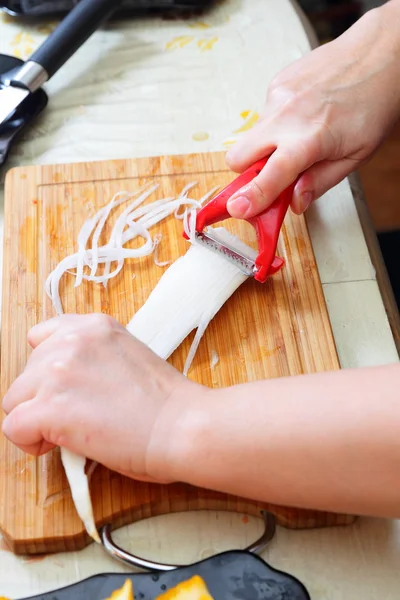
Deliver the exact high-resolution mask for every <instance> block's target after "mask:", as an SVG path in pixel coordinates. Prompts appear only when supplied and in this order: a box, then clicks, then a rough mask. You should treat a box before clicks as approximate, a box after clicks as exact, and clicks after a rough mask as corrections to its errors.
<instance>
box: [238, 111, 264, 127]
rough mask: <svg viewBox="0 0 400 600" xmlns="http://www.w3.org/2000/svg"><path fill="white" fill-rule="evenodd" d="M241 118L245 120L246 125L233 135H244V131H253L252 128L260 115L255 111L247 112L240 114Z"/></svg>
mask: <svg viewBox="0 0 400 600" xmlns="http://www.w3.org/2000/svg"><path fill="white" fill-rule="evenodd" d="M240 116H241V118H242V119H243V120H244V123H243V125H242V126H241V127H239V129H236V131H234V132H233V133H243V132H244V131H249V129H252V127H254V125H255V124H256V123H257V121H258V119H259V118H260V115H259V114H258V112H256V111H255V110H245V111H243V112H242V113H240Z"/></svg>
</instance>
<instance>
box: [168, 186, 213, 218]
mask: <svg viewBox="0 0 400 600" xmlns="http://www.w3.org/2000/svg"><path fill="white" fill-rule="evenodd" d="M186 187H187V186H186ZM219 187H220V186H219V185H217V186H215V187H214V188H213V189H212V190H210V191H209V192H207V193H206V194H204V196H203V197H202V198H200V200H198V201H197V204H198V206H197V208H200V207H201V206H203V204H204V203H205V202H207V200H209V199H210V198H212V197H213V196H214V194H215V192H216V191H217V190H219ZM182 193H183V192H182ZM180 208H181V207H178V208H177V209H176V210H175V212H174V217H175V219H180V220H183V218H184V216H185V211H183V212H182V213H180V212H179V210H180Z"/></svg>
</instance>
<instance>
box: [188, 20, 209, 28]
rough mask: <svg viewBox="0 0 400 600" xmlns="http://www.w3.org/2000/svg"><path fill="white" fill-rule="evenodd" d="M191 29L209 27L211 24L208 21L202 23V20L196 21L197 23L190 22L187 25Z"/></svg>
mask: <svg viewBox="0 0 400 600" xmlns="http://www.w3.org/2000/svg"><path fill="white" fill-rule="evenodd" d="M189 27H190V28H191V29H210V27H211V25H208V23H204V21H197V23H192V24H191V25H189Z"/></svg>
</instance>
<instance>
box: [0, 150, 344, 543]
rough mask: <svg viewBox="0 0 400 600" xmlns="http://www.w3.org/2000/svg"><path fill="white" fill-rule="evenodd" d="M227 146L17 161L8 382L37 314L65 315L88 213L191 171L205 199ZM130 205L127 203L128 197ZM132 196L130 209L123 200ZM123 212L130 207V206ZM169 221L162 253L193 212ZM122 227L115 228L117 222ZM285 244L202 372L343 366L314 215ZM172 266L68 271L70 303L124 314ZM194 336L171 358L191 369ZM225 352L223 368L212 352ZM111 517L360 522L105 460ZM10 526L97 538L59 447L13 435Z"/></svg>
mask: <svg viewBox="0 0 400 600" xmlns="http://www.w3.org/2000/svg"><path fill="white" fill-rule="evenodd" d="M234 176H235V175H234V174H232V172H230V171H229V170H227V168H226V165H225V160H224V155H223V154H222V153H221V154H220V153H214V154H199V155H187V156H163V157H160V158H144V159H138V160H126V161H124V160H118V161H107V162H95V163H80V164H69V165H57V166H38V167H26V168H17V169H13V170H12V171H10V172H9V173H8V175H7V179H6V199H5V226H4V240H5V242H4V266H3V307H2V332H1V346H2V353H1V391H2V395H3V394H4V393H5V392H6V391H7V389H8V387H9V386H10V384H11V383H12V382H13V380H14V379H15V378H16V377H17V376H18V375H19V373H21V371H22V370H23V368H24V365H25V363H26V360H27V357H28V353H29V350H28V346H27V343H26V335H27V332H28V330H29V328H30V327H31V326H33V325H34V324H36V323H38V322H40V321H42V320H44V319H48V318H50V317H53V316H54V312H53V309H52V305H51V302H50V300H49V299H48V298H47V296H46V294H45V290H44V282H45V279H46V277H47V275H48V274H49V273H50V271H51V270H52V269H53V268H54V267H55V266H56V265H57V263H58V262H59V261H60V260H62V259H63V258H64V257H65V256H66V255H67V254H70V253H72V252H75V251H76V240H77V234H78V231H79V229H80V227H81V226H82V224H83V222H84V221H85V220H86V219H87V218H88V217H89V216H92V215H93V214H94V212H95V211H97V210H98V209H99V208H100V207H101V206H103V205H104V204H106V203H107V202H108V201H109V200H110V199H111V197H112V196H113V195H114V194H115V193H116V192H118V191H121V190H126V191H135V190H137V188H138V187H139V186H141V185H143V184H144V183H145V182H158V183H160V189H159V191H157V192H156V193H155V194H154V195H153V196H152V197H151V198H150V199H149V201H152V200H155V199H157V198H161V197H166V196H173V195H177V194H179V192H180V191H181V189H182V188H183V187H184V186H185V185H186V184H188V183H190V182H193V181H196V182H198V185H197V186H196V187H195V188H193V190H192V191H191V192H190V195H191V197H194V198H197V199H199V198H200V197H201V196H202V195H204V194H205V193H206V192H207V191H209V190H210V189H212V188H213V187H214V186H216V185H220V186H225V185H226V184H228V183H229V182H230V181H232V179H233V178H234ZM122 208H123V207H122ZM122 208H121V210H122ZM117 214H119V213H117ZM224 226H226V227H227V228H228V229H229V230H230V231H232V232H233V233H236V234H237V235H239V237H240V238H241V239H242V240H243V241H244V242H246V243H248V244H249V245H251V246H253V247H256V238H255V232H254V230H253V229H252V228H251V227H250V226H249V225H248V224H247V223H244V222H239V221H234V220H229V221H226V222H225V224H224ZM158 232H161V233H162V234H163V238H162V241H161V245H160V248H159V250H160V252H159V260H170V259H176V258H177V257H178V256H179V255H181V254H183V253H184V252H185V251H186V250H187V242H185V240H184V239H183V237H182V221H177V220H176V219H174V217H173V216H171V217H169V218H168V220H167V221H166V222H165V223H161V224H159V225H156V226H155V227H154V228H152V229H151V233H152V234H154V233H158ZM108 233H109V232H108ZM279 254H280V256H282V257H283V258H284V259H285V260H286V267H285V268H284V269H283V270H282V271H281V272H280V273H279V274H278V275H276V276H275V277H273V278H272V279H270V280H269V281H268V282H267V283H266V284H265V285H261V284H258V283H257V282H254V281H248V282H246V283H245V284H244V285H243V286H242V287H241V288H240V289H239V290H238V291H237V292H236V293H235V294H234V296H233V297H232V298H231V299H230V300H229V301H228V302H227V303H226V305H225V306H224V307H223V308H222V309H221V311H220V312H219V313H218V314H217V316H216V317H215V318H214V320H213V321H212V323H211V324H210V326H209V328H208V330H207V332H206V334H205V336H204V338H203V340H202V342H201V345H200V348H199V350H198V353H197V356H196V358H195V361H194V363H193V366H192V369H191V371H190V373H189V377H190V378H192V379H194V380H196V381H198V382H201V383H203V384H205V385H207V386H213V387H221V386H228V385H231V384H235V383H242V382H246V381H253V380H255V379H260V378H271V377H281V376H288V375H296V374H300V373H311V372H316V371H324V370H330V369H338V368H339V362H338V357H337V353H336V350H335V344H334V340H333V336H332V332H331V327H330V322H329V318H328V313H327V308H326V305H325V300H324V296H323V291H322V286H321V283H320V280H319V275H318V271H317V267H316V263H315V259H314V255H313V251H312V247H311V243H310V239H309V236H308V232H307V228H306V224H305V221H304V219H303V218H302V217H301V218H299V217H295V216H293V215H292V214H291V213H290V211H289V213H288V215H287V218H286V221H285V226H284V228H283V231H282V234H281V238H280V242H279ZM163 272H164V269H163V268H160V267H157V266H156V265H155V264H154V260H153V257H147V258H143V259H140V260H131V261H127V262H126V264H125V267H124V269H123V270H122V272H121V273H120V275H119V276H118V277H116V278H115V279H112V280H111V281H110V282H109V285H108V289H107V290H105V289H104V288H103V287H102V286H99V285H98V286H95V285H94V284H92V283H88V282H84V284H82V286H81V287H80V288H78V289H74V288H73V284H74V281H75V280H74V278H73V277H72V276H69V275H65V276H64V278H63V280H62V287H61V297H62V302H63V305H64V310H65V312H77V313H88V312H101V311H102V312H105V313H108V314H111V315H113V316H114V317H115V318H117V319H118V320H119V321H120V322H122V323H123V324H124V325H125V324H127V323H128V321H129V320H130V318H131V317H132V315H133V314H134V313H135V311H136V310H137V309H138V308H139V307H140V306H141V305H142V304H143V303H144V302H145V300H146V298H147V297H148V295H149V294H150V292H151V290H152V289H153V288H154V286H155V284H156V282H157V281H158V279H159V278H160V277H161V275H162V273H163ZM192 338H193V335H191V336H189V338H188V339H187V340H185V342H184V343H183V344H182V346H181V347H180V348H178V350H177V351H176V352H175V353H174V355H173V356H172V357H171V359H170V362H171V363H172V364H173V365H175V367H177V368H178V369H180V370H182V369H183V364H184V361H185V358H186V356H187V352H188V349H189V345H190V342H191V340H192ZM215 353H217V354H218V356H219V362H218V364H217V365H215V366H212V355H214V354H215ZM91 490H92V497H93V502H94V511H95V517H96V520H97V523H98V525H99V526H100V525H102V524H104V523H107V522H112V523H113V524H114V525H115V526H116V527H118V526H121V525H123V524H127V523H131V522H133V521H136V520H140V519H143V518H146V517H150V516H152V515H159V514H163V513H168V512H176V511H185V510H193V509H205V508H208V509H218V510H231V511H237V512H243V513H247V514H252V515H259V514H260V509H261V508H264V509H265V508H267V509H269V510H271V511H272V512H273V513H274V514H275V515H276V516H277V518H278V522H279V523H280V524H281V525H284V526H287V527H292V528H302V527H319V526H329V525H338V524H347V523H351V522H352V521H353V520H354V519H353V517H350V516H345V515H330V514H325V513H318V512H314V511H311V512H308V511H299V510H295V509H288V508H281V507H273V506H268V505H262V504H260V503H255V502H252V501H250V500H247V499H241V498H234V497H230V496H227V495H224V494H220V493H214V492H211V491H206V490H201V489H197V488H193V487H190V486H186V485H183V484H182V485H181V484H176V485H171V486H159V485H150V484H145V483H139V482H134V481H131V480H128V479H126V478H123V477H122V476H120V475H118V474H116V473H112V472H110V471H108V470H107V469H105V468H102V467H99V468H98V469H97V470H96V471H95V472H94V475H93V478H92V481H91ZM0 527H1V530H2V532H3V534H4V536H5V538H6V540H7V541H8V543H9V544H10V546H11V548H12V549H13V550H14V551H15V552H16V553H18V554H37V553H42V552H55V551H64V550H75V549H80V548H82V547H84V546H85V545H86V544H87V543H89V542H90V540H89V539H88V537H87V535H86V534H85V532H84V528H83V526H82V524H81V522H80V520H79V518H78V517H77V515H76V513H75V509H74V506H73V503H72V499H71V496H70V492H69V488H68V484H67V481H66V478H65V475H64V472H63V468H62V465H61V461H60V455H59V452H58V451H54V452H51V453H49V454H47V455H46V456H43V457H40V458H34V457H31V456H25V455H24V454H23V453H22V452H21V451H19V450H17V449H16V448H15V447H14V446H13V445H11V444H10V443H9V442H8V441H7V440H6V439H5V438H4V437H3V436H1V437H0Z"/></svg>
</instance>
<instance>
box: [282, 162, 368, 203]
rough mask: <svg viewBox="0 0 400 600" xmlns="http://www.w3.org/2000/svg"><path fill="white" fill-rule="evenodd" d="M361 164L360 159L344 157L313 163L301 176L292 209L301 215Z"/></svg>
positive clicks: (295, 190)
mask: <svg viewBox="0 0 400 600" xmlns="http://www.w3.org/2000/svg"><path fill="white" fill-rule="evenodd" d="M359 165H360V162H359V161H356V160H355V159H352V158H344V159H342V160H337V161H328V160H324V161H321V162H319V163H316V164H315V165H313V166H312V167H311V168H310V169H308V170H307V171H305V172H304V173H303V174H302V175H301V177H300V178H299V180H298V182H297V184H296V187H295V189H294V194H293V200H292V205H291V206H292V211H293V212H294V213H295V214H297V215H301V214H302V213H303V212H304V211H305V210H307V208H308V207H309V206H310V204H311V202H313V201H314V200H318V198H320V197H321V196H323V195H324V194H326V192H328V191H329V190H330V189H331V188H333V187H335V185H338V184H339V183H340V182H341V181H343V179H345V178H346V177H347V175H349V174H350V173H351V172H352V171H354V170H355V169H356V168H357V167H358V166H359Z"/></svg>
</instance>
